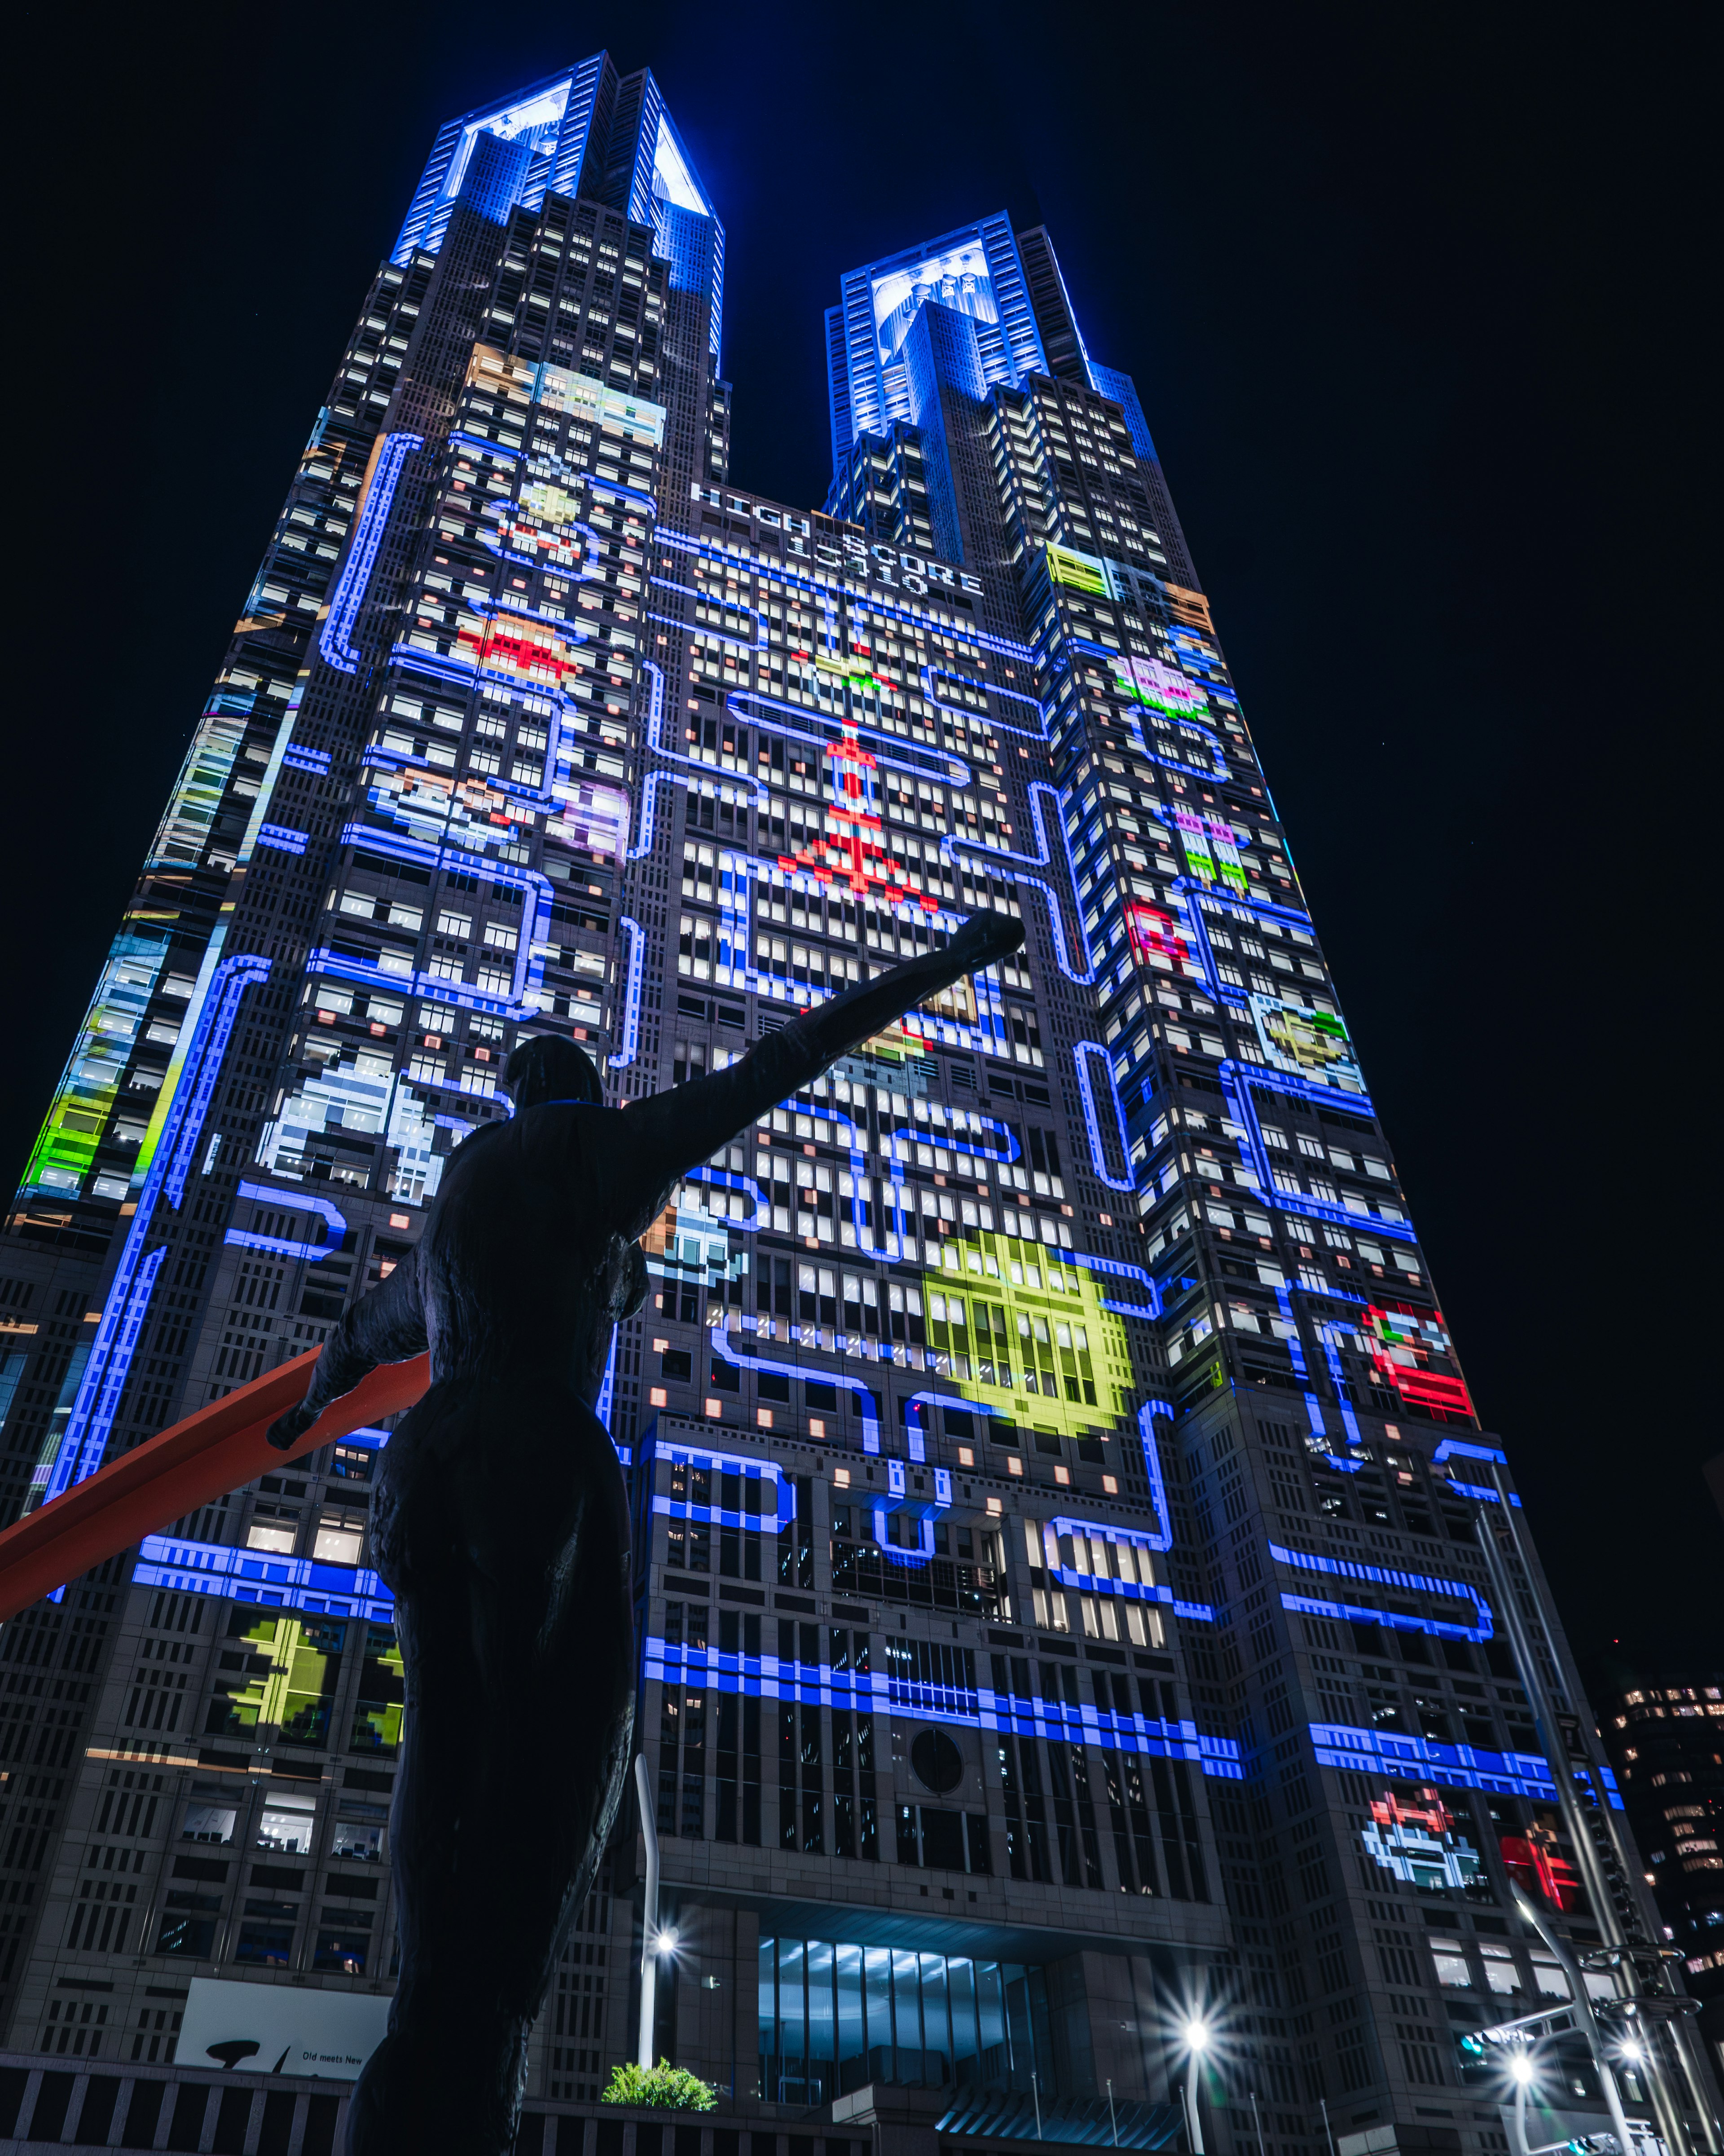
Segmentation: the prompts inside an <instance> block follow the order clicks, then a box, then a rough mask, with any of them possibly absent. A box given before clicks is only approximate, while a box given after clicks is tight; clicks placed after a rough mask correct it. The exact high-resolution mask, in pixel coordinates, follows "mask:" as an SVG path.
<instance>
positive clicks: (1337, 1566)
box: [1269, 1543, 1496, 1645]
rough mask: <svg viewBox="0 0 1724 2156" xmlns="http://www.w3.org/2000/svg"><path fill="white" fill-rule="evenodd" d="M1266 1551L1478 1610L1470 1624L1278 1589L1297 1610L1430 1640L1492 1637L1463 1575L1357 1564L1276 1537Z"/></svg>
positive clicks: (1487, 1609)
mask: <svg viewBox="0 0 1724 2156" xmlns="http://www.w3.org/2000/svg"><path fill="white" fill-rule="evenodd" d="M1269 1553H1270V1556H1271V1557H1272V1558H1275V1562H1276V1563H1278V1564H1285V1565H1291V1566H1292V1567H1293V1568H1295V1570H1296V1571H1300V1572H1321V1573H1328V1574H1330V1575H1331V1577H1333V1578H1339V1579H1360V1580H1364V1581H1367V1582H1368V1583H1369V1584H1371V1585H1372V1586H1373V1587H1398V1588H1400V1589H1402V1590H1403V1592H1408V1593H1417V1594H1444V1595H1447V1596H1449V1598H1450V1599H1452V1600H1454V1601H1456V1602H1470V1603H1471V1604H1472V1605H1473V1608H1474V1609H1475V1610H1476V1611H1477V1613H1478V1619H1479V1621H1478V1623H1477V1624H1476V1625H1451V1624H1448V1623H1446V1622H1445V1621H1444V1620H1443V1619H1442V1618H1440V1617H1414V1616H1408V1615H1407V1614H1405V1613H1404V1612H1403V1611H1401V1610H1398V1609H1367V1608H1361V1607H1357V1606H1355V1605H1354V1604H1352V1603H1343V1602H1322V1601H1316V1600H1314V1599H1311V1597H1310V1596H1308V1595H1303V1594H1284V1595H1283V1596H1282V1597H1281V1607H1282V1608H1283V1609H1295V1610H1301V1611H1303V1612H1305V1613H1306V1614H1308V1615H1311V1616H1316V1617H1337V1618H1342V1619H1345V1620H1347V1621H1348V1622H1349V1623H1352V1624H1355V1625H1387V1626H1388V1628H1389V1629H1390V1630H1392V1631H1396V1632H1424V1633H1426V1634H1428V1635H1429V1636H1430V1637H1431V1638H1432V1639H1434V1640H1471V1641H1472V1642H1473V1643H1474V1644H1475V1645H1477V1644H1478V1643H1480V1641H1482V1640H1490V1639H1494V1638H1495V1637H1496V1634H1495V1632H1494V1630H1493V1629H1492V1626H1491V1605H1490V1604H1489V1603H1488V1602H1486V1601H1485V1598H1484V1597H1483V1595H1481V1594H1480V1593H1479V1591H1478V1589H1476V1588H1474V1587H1469V1586H1468V1585H1467V1584H1466V1582H1465V1580H1464V1579H1439V1578H1434V1577H1432V1576H1430V1575H1429V1574H1427V1573H1422V1572H1402V1571H1399V1570H1398V1569H1395V1568H1391V1567H1388V1566H1385V1565H1376V1564H1358V1563H1354V1562H1353V1560H1352V1558H1338V1557H1314V1556H1312V1555H1311V1553H1309V1552H1308V1551H1305V1550H1290V1549H1283V1548H1281V1546H1280V1543H1270V1545H1269Z"/></svg>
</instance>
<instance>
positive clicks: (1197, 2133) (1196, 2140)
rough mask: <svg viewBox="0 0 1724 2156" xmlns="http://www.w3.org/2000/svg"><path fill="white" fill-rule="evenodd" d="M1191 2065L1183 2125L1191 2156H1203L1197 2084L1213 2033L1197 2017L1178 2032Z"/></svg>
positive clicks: (1186, 2080)
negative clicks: (1188, 2139) (1204, 2054)
mask: <svg viewBox="0 0 1724 2156" xmlns="http://www.w3.org/2000/svg"><path fill="white" fill-rule="evenodd" d="M1179 2033H1180V2035H1181V2036H1182V2037H1183V2040H1184V2043H1185V2048H1186V2050H1187V2051H1188V2052H1189V2053H1190V2055H1191V2063H1190V2065H1189V2066H1188V2067H1187V2069H1186V2075H1185V2123H1186V2128H1187V2130H1188V2133H1190V2135H1191V2147H1192V2156H1203V2120H1202V2117H1200V2116H1199V2113H1198V2080H1199V2077H1200V2076H1201V2072H1202V2060H1203V2053H1204V2052H1205V2051H1207V2050H1208V2046H1209V2039H1210V2036H1211V2035H1212V2034H1213V2031H1212V2030H1211V2029H1210V2027H1209V2025H1208V2022H1207V2021H1205V2020H1201V2019H1200V2018H1199V2017H1198V2015H1195V2014H1193V2015H1190V2016H1189V2017H1188V2019H1187V2020H1186V2022H1185V2024H1184V2025H1183V2028H1182V2029H1181V2030H1180V2032H1179Z"/></svg>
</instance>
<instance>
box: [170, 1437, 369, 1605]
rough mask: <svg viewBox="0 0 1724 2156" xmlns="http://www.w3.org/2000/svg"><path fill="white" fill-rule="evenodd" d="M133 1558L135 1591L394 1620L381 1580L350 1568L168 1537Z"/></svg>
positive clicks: (313, 1559)
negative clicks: (215, 1596) (166, 1591)
mask: <svg viewBox="0 0 1724 2156" xmlns="http://www.w3.org/2000/svg"><path fill="white" fill-rule="evenodd" d="M351 1441H352V1440H351V1439H344V1440H342V1442H343V1443H344V1444H346V1443H351ZM138 1558H139V1562H138V1563H137V1564H136V1566H135V1567H134V1568H133V1571H132V1575H131V1577H132V1581H133V1584H134V1585H136V1586H139V1587H169V1588H175V1589H178V1590H179V1592H180V1593H182V1594H218V1595H221V1596H223V1597H224V1598H225V1599H228V1600H229V1601H233V1602H257V1603H263V1604H268V1605H269V1606H271V1607H273V1608H275V1609H316V1610H320V1611H322V1612H324V1613H325V1614H327V1615H329V1616H331V1617H369V1618H371V1619H372V1620H373V1621H374V1622H376V1623H377V1624H382V1625H390V1624H393V1622H394V1621H395V1597H394V1596H393V1594H391V1593H390V1591H389V1589H388V1588H387V1586H386V1585H385V1584H384V1583H383V1581H382V1578H379V1576H378V1575H377V1573H375V1572H370V1571H367V1570H364V1569H362V1568H356V1567H354V1566H351V1565H344V1564H320V1563H318V1562H317V1561H316V1558H308V1557H277V1556H274V1555H270V1554H266V1553H264V1552H262V1551H259V1550H245V1549H232V1548H228V1545H227V1544H226V1543H187V1542H182V1541H180V1540H179V1539H178V1537H176V1536H169V1535H146V1536H145V1537H144V1539H143V1541H142V1542H141V1543H140V1544H139V1546H138Z"/></svg>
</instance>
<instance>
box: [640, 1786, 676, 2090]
mask: <svg viewBox="0 0 1724 2156" xmlns="http://www.w3.org/2000/svg"><path fill="white" fill-rule="evenodd" d="M634 1789H635V1794H636V1795H637V1796H638V1797H639V1799H640V1831H641V1835H642V1837H643V1839H644V1840H645V1843H646V1895H645V1902H644V1907H643V1908H642V1910H641V1923H640V2041H639V2045H638V2046H636V2049H635V2056H636V2058H637V2060H638V2061H639V2064H640V2066H642V2068H643V2069H644V2071H647V2072H650V2071H652V2065H653V2030H654V2022H655V2021H656V2020H657V2018H658V2010H659V1955H660V1954H661V1953H665V1952H667V1951H668V1949H669V1948H670V1947H672V1946H674V1945H675V1943H676V1942H675V1936H674V1935H672V1936H670V1938H667V1937H666V1934H665V1933H663V1932H661V1931H660V1930H659V1826H658V1822H657V1820H655V1819H654V1817H653V1799H652V1789H651V1786H650V1784H649V1780H648V1777H647V1763H646V1754H645V1753H644V1752H642V1753H636V1754H635V1758H634Z"/></svg>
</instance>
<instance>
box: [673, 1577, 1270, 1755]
mask: <svg viewBox="0 0 1724 2156" xmlns="http://www.w3.org/2000/svg"><path fill="white" fill-rule="evenodd" d="M904 1554H905V1553H904V1552H902V1551H900V1552H899V1555H900V1556H902V1555H904ZM643 1645H644V1650H645V1661H644V1675H645V1676H646V1677H647V1678H649V1680H650V1679H652V1678H657V1679H658V1681H659V1682H660V1683H661V1684H684V1685H690V1686H702V1687H705V1688H706V1689H707V1690H710V1691H719V1692H739V1693H742V1694H744V1695H745V1696H747V1697H757V1698H762V1699H800V1700H802V1701H803V1702H806V1703H807V1704H808V1705H810V1706H812V1705H815V1704H817V1703H818V1704H819V1705H823V1706H829V1707H834V1708H835V1709H837V1710H839V1712H846V1711H854V1712H857V1713H859V1714H878V1715H881V1716H883V1717H887V1718H891V1717H900V1718H902V1719H904V1720H906V1721H908V1720H914V1721H917V1722H943V1723H944V1724H946V1725H947V1727H950V1728H957V1729H988V1730H993V1731H997V1732H1001V1733H1003V1734H1005V1735H1007V1736H1023V1737H1045V1738H1048V1739H1049V1741H1050V1742H1052V1743H1065V1744H1093V1745H1095V1746H1096V1747H1098V1748H1100V1749H1101V1750H1103V1751H1109V1752H1137V1753H1149V1754H1151V1755H1152V1756H1154V1757H1157V1758H1163V1759H1186V1760H1188V1761H1190V1763H1192V1764H1193V1766H1195V1767H1198V1768H1201V1769H1202V1771H1203V1773H1204V1774H1209V1775H1213V1776H1218V1777H1219V1778H1221V1779H1225V1780H1229V1781H1239V1780H1241V1779H1243V1769H1242V1768H1241V1766H1240V1763H1239V1746H1238V1745H1237V1744H1236V1743H1234V1741H1233V1740H1232V1739H1231V1738H1226V1737H1211V1736H1208V1735H1207V1734H1206V1733H1204V1732H1201V1731H1199V1729H1198V1727H1197V1725H1196V1723H1195V1722H1166V1721H1161V1720H1157V1719H1155V1718H1154V1717H1145V1716H1143V1715H1141V1714H1134V1715H1117V1714H1109V1713H1105V1712H1102V1711H1101V1709H1100V1708H1098V1707H1071V1706H1068V1705H1065V1704H1064V1703H1063V1702H1059V1701H1055V1700H1046V1699H1034V1700H1031V1699H1020V1698H1018V1697H1016V1695H1014V1694H1012V1693H1007V1692H996V1691H993V1689H992V1688H991V1687H989V1686H977V1688H976V1690H975V1691H970V1690H968V1689H967V1687H963V1686H948V1685H926V1684H921V1683H917V1682H914V1681H906V1680H905V1679H903V1678H900V1677H894V1676H889V1675H886V1674H885V1673H872V1674H860V1673H859V1672H857V1671H853V1670H834V1668H833V1667H832V1666H831V1665H830V1664H829V1663H826V1662H822V1663H820V1664H819V1665H818V1667H817V1666H815V1665H813V1664H812V1663H805V1662H793V1661H784V1660H781V1659H780V1657H778V1656H777V1655H760V1656H755V1655H748V1656H747V1657H746V1658H745V1657H744V1656H741V1655H731V1654H726V1653H724V1652H722V1651H715V1650H711V1649H710V1648H709V1649H707V1650H704V1651H703V1650H698V1649H693V1648H689V1649H685V1648H681V1647H679V1646H676V1645H673V1644H672V1643H670V1642H669V1641H666V1640H662V1639H659V1638H655V1637H651V1636H649V1637H648V1638H647V1639H646V1640H644V1642H643Z"/></svg>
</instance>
